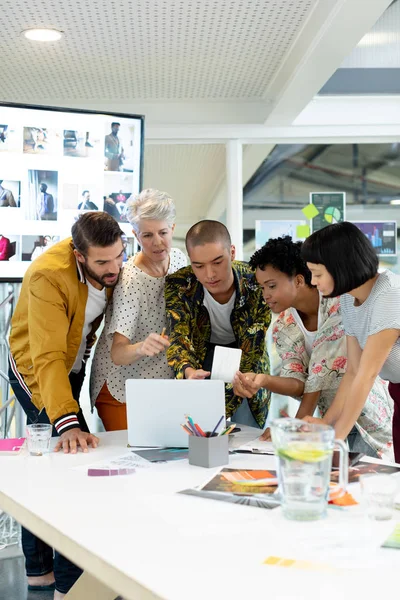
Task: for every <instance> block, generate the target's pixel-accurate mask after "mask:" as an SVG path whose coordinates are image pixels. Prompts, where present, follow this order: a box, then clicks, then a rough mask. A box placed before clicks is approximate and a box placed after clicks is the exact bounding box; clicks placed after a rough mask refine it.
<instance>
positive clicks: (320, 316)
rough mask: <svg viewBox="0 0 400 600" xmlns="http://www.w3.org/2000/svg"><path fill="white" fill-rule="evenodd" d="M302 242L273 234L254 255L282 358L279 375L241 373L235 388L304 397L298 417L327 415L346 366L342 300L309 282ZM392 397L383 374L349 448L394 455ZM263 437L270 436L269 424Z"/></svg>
mask: <svg viewBox="0 0 400 600" xmlns="http://www.w3.org/2000/svg"><path fill="white" fill-rule="evenodd" d="M301 246H302V244H301V243H300V242H297V243H295V242H293V241H292V238H291V237H289V236H286V237H282V238H277V239H270V240H269V241H268V242H267V243H266V244H265V245H264V246H263V247H262V248H261V249H260V250H258V251H257V252H256V253H255V254H253V256H252V257H251V259H250V265H251V266H252V267H253V268H254V269H255V270H256V278H257V281H258V283H259V285H260V286H261V287H262V289H263V295H264V299H265V302H267V304H268V305H269V306H270V308H271V311H272V312H273V313H276V314H278V315H279V316H278V318H277V320H276V322H275V324H274V327H273V341H274V343H275V346H276V350H277V352H278V354H279V357H280V359H281V372H280V376H278V377H277V376H271V375H260V374H255V373H245V374H243V373H238V374H237V375H236V378H235V382H234V384H235V389H237V392H238V393H240V395H243V396H244V397H247V396H248V395H253V394H254V393H255V390H258V389H260V388H261V387H264V388H267V389H269V390H271V391H272V392H276V393H278V394H283V395H286V396H293V397H294V398H297V399H299V400H300V406H299V408H298V411H297V414H296V417H297V418H299V419H301V418H304V417H306V416H309V415H312V414H313V413H314V411H315V409H316V407H317V406H318V408H319V411H320V413H321V415H322V416H323V415H325V413H326V412H327V410H328V408H329V406H330V405H331V403H332V401H333V399H334V397H335V395H336V392H337V389H338V387H339V384H340V382H341V380H342V378H343V375H344V373H345V371H346V365H347V354H346V338H345V334H344V329H343V324H342V316H341V308H340V299H339V298H323V297H322V296H321V295H320V294H319V292H318V290H317V288H316V287H315V286H313V285H312V284H311V277H312V276H311V272H310V270H309V269H308V267H307V265H306V263H305V261H304V260H303V259H302V257H301ZM392 414H393V401H392V400H391V398H390V395H389V393H388V390H387V386H386V384H385V383H384V382H383V381H382V380H381V379H379V378H377V379H376V380H375V383H374V386H373V388H372V390H371V392H370V394H369V396H368V400H367V402H366V404H365V406H364V409H363V411H362V412H361V414H360V416H359V418H358V420H357V422H356V423H355V426H354V427H353V429H352V430H351V431H350V433H349V436H348V441H349V446H350V450H353V451H357V452H363V453H364V454H368V455H370V456H375V457H376V456H381V455H383V454H386V455H389V456H390V457H391V456H392V431H391V421H392ZM262 439H269V430H268V429H267V430H266V431H265V432H264V434H263V436H262Z"/></svg>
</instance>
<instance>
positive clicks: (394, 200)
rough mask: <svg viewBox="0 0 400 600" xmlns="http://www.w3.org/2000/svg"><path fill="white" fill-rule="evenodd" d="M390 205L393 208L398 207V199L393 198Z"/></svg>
mask: <svg viewBox="0 0 400 600" xmlns="http://www.w3.org/2000/svg"><path fill="white" fill-rule="evenodd" d="M390 204H393V205H394V206H399V204H400V198H394V199H393V200H391V201H390Z"/></svg>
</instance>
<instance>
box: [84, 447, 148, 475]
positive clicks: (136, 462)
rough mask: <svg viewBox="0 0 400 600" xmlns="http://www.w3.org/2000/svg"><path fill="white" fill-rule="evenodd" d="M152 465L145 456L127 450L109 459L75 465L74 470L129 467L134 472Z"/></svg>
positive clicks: (121, 468) (104, 469) (111, 469)
mask: <svg viewBox="0 0 400 600" xmlns="http://www.w3.org/2000/svg"><path fill="white" fill-rule="evenodd" d="M151 466H152V463H151V462H149V461H148V460H145V459H144V458H142V457H141V456H138V455H137V454H135V453H134V452H127V453H125V454H121V455H120V456H116V457H115V458H111V459H109V460H107V459H103V460H99V461H97V462H94V463H90V465H81V466H79V467H74V470H76V471H85V472H88V471H89V470H97V471H102V470H103V471H118V470H121V471H122V470H128V469H129V470H132V472H134V471H137V470H140V469H148V468H149V467H151Z"/></svg>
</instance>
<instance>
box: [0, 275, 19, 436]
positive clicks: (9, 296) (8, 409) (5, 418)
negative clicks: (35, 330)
mask: <svg viewBox="0 0 400 600" xmlns="http://www.w3.org/2000/svg"><path fill="white" fill-rule="evenodd" d="M19 285H20V284H10V283H1V284H0V384H1V385H0V390H1V405H0V438H7V437H13V436H15V437H22V435H23V420H24V418H23V414H22V409H21V407H20V405H19V404H18V402H17V401H16V398H15V396H14V395H12V396H10V380H9V378H8V375H7V372H8V354H9V350H10V348H9V345H8V336H9V334H10V326H11V318H12V315H13V312H14V307H15V303H16V300H17V297H18V293H19Z"/></svg>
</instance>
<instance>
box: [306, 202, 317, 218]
mask: <svg viewBox="0 0 400 600" xmlns="http://www.w3.org/2000/svg"><path fill="white" fill-rule="evenodd" d="M302 212H303V215H304V216H306V217H307V219H313V218H314V217H316V216H317V215H319V210H318V208H317V207H316V206H314V204H307V206H305V207H304V208H302Z"/></svg>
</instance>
